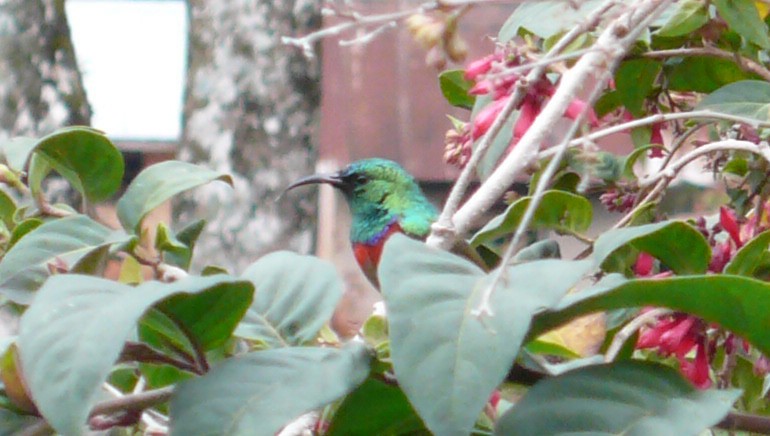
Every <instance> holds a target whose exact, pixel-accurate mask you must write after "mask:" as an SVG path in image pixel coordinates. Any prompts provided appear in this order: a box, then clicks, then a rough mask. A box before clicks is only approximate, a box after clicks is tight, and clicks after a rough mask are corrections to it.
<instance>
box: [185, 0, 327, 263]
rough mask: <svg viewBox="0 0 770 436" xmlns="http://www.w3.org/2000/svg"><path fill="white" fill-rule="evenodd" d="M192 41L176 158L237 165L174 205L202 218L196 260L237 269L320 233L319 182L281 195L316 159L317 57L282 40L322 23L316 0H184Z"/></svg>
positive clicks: (306, 246)
mask: <svg viewBox="0 0 770 436" xmlns="http://www.w3.org/2000/svg"><path fill="white" fill-rule="evenodd" d="M188 3H189V6H190V12H189V13H190V29H189V35H190V36H189V38H190V40H189V41H190V42H189V43H190V50H189V59H188V62H189V63H188V72H187V89H186V96H185V108H184V116H183V134H182V144H181V147H180V154H179V155H180V158H181V159H183V160H186V161H191V162H195V163H200V164H202V165H205V166H207V167H210V168H213V169H216V170H218V171H224V172H227V173H229V174H231V175H232V176H233V178H234V180H235V189H234V190H230V189H229V188H228V187H226V186H225V185H224V184H222V183H218V182H217V183H212V184H209V185H206V186H204V187H201V188H197V189H195V190H194V191H193V192H192V193H191V194H190V195H189V196H188V197H187V200H186V201H183V202H181V203H180V204H178V205H177V206H176V209H175V215H176V221H177V222H179V223H182V224H186V223H188V222H191V221H192V220H194V219H197V218H205V219H207V221H208V225H207V227H206V230H205V232H204V234H203V235H201V239H200V240H199V242H198V246H197V248H196V252H197V253H198V254H197V256H196V264H215V265H220V266H224V267H227V268H234V269H236V270H241V269H242V268H243V267H244V266H245V265H248V264H249V263H251V262H252V261H253V260H254V259H256V258H257V257H258V256H259V255H261V254H263V253H266V252H269V251H273V250H276V249H280V248H290V249H294V250H298V251H301V252H307V251H309V250H310V249H311V248H312V245H313V240H314V237H313V236H314V224H315V218H316V217H315V215H316V205H315V193H314V190H313V189H307V190H303V191H301V192H300V191H298V192H297V193H296V194H293V195H292V196H291V198H283V199H281V200H279V201H276V198H277V197H278V195H279V194H280V193H281V191H282V190H283V189H284V188H285V187H286V186H287V185H288V184H289V183H290V182H291V181H293V180H295V179H297V178H298V177H300V176H303V175H307V174H310V173H311V172H312V171H313V167H314V163H315V161H316V151H315V148H314V132H315V131H316V124H317V116H318V105H319V102H320V89H319V85H320V84H319V80H320V62H319V61H318V60H317V59H307V58H305V57H304V56H303V55H302V53H301V51H300V50H297V49H296V48H293V47H287V46H284V45H283V44H281V41H280V39H281V36H283V35H303V34H306V33H308V32H310V31H312V30H315V29H317V28H318V27H319V26H320V24H321V16H320V1H319V0H252V1H231V0H188Z"/></svg>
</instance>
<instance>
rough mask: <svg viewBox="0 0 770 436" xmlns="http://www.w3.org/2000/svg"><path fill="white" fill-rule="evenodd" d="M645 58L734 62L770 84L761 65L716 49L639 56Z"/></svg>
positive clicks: (658, 51) (659, 51)
mask: <svg viewBox="0 0 770 436" xmlns="http://www.w3.org/2000/svg"><path fill="white" fill-rule="evenodd" d="M641 56H642V57H645V58H652V59H659V58H675V57H691V56H708V57H714V58H720V59H729V60H733V61H736V62H735V63H736V64H738V66H739V67H740V68H741V69H742V70H743V71H746V72H749V73H754V74H756V75H758V76H760V77H762V78H763V79H765V80H767V81H769V82H770V70H768V69H767V68H765V67H763V66H762V65H761V64H759V63H757V62H755V61H753V60H751V59H749V58H747V57H743V56H741V55H739V54H738V53H733V52H729V51H726V50H721V49H718V48H716V47H694V48H677V49H672V50H657V51H651V52H647V53H643V54H642V55H641Z"/></svg>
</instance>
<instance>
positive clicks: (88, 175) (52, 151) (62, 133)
mask: <svg viewBox="0 0 770 436" xmlns="http://www.w3.org/2000/svg"><path fill="white" fill-rule="evenodd" d="M32 153H33V154H34V153H37V154H39V155H41V156H43V157H44V158H45V160H46V162H47V163H48V164H49V165H50V166H51V167H52V168H53V169H54V170H56V171H57V172H58V173H59V174H61V175H62V176H63V177H64V178H65V179H67V181H69V182H70V183H71V184H72V186H73V187H74V188H75V189H76V190H77V191H78V192H80V193H81V194H83V195H84V196H85V197H86V198H87V199H88V200H90V201H103V200H106V199H108V198H109V197H110V196H111V195H112V194H114V193H115V191H117V190H118V188H120V184H121V182H122V180H123V170H124V163H123V155H122V154H121V153H120V151H119V150H118V149H117V147H115V145H114V144H113V143H112V142H111V141H110V140H109V139H108V138H107V137H106V136H104V134H103V133H101V132H98V131H96V130H94V129H91V128H87V127H85V128H84V127H71V128H66V129H61V130H58V131H56V132H54V133H52V134H50V135H48V136H46V137H44V138H42V139H40V141H39V142H38V143H37V144H36V145H35V148H34V149H33V150H32ZM29 165H30V163H29V160H28V161H27V164H26V166H25V168H28V167H29Z"/></svg>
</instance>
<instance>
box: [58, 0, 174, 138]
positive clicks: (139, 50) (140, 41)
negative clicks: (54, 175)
mask: <svg viewBox="0 0 770 436" xmlns="http://www.w3.org/2000/svg"><path fill="white" fill-rule="evenodd" d="M66 5H67V15H68V19H69V23H70V28H71V31H72V38H73V40H74V44H75V50H76V52H77V56H78V62H79V64H80V68H81V71H82V73H83V80H84V81H85V87H86V91H87V92H88V99H89V101H90V102H91V106H92V108H93V111H94V116H93V120H92V121H93V122H92V125H93V126H94V127H95V128H97V129H100V130H103V131H105V132H106V133H107V134H108V135H109V136H110V137H112V138H115V139H176V138H178V137H179V133H180V117H181V108H182V90H183V84H184V70H185V59H186V50H187V45H186V36H187V22H186V16H185V4H184V2H183V1H181V0H180V1H168V0H166V1H135V0H134V1H131V0H122V1H116V0H68V1H67V2H66Z"/></svg>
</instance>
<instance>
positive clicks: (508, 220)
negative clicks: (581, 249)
mask: <svg viewBox="0 0 770 436" xmlns="http://www.w3.org/2000/svg"><path fill="white" fill-rule="evenodd" d="M530 201H531V197H524V198H521V199H519V200H517V201H515V202H514V203H512V204H511V205H510V206H508V208H507V209H506V210H505V212H503V213H502V214H500V215H498V216H496V217H494V218H493V219H492V220H491V221H489V223H487V225H485V226H484V228H482V229H481V230H479V232H478V233H476V235H474V236H473V239H472V240H471V245H473V246H477V245H480V244H483V243H485V242H489V241H492V240H494V239H497V238H499V237H501V236H505V235H507V234H509V233H512V232H513V231H515V230H516V227H518V225H519V222H521V218H522V217H523V216H524V212H525V211H526V210H527V207H529V202H530ZM592 216H593V208H592V207H591V203H590V202H589V201H588V200H587V199H586V198H585V197H582V196H580V195H575V194H572V193H569V192H566V191H548V192H546V193H545V194H544V195H543V198H542V200H541V201H540V205H539V206H538V208H537V210H536V211H535V216H534V218H533V219H532V225H531V226H532V227H533V228H552V229H556V230H562V231H573V232H584V231H586V230H587V229H588V227H589V226H590V225H591V219H592Z"/></svg>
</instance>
